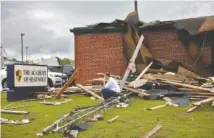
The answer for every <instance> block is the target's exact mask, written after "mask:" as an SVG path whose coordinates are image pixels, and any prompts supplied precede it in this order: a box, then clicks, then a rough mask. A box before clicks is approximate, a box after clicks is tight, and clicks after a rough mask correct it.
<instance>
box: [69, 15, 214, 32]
mask: <svg viewBox="0 0 214 138" xmlns="http://www.w3.org/2000/svg"><path fill="white" fill-rule="evenodd" d="M126 23H129V24H130V23H131V24H133V25H137V26H138V27H139V29H152V28H156V27H165V26H170V27H175V28H176V29H179V30H182V29H184V30H187V31H188V32H189V34H190V35H196V34H199V33H202V32H207V31H214V16H204V17H198V18H188V19H179V20H172V21H158V20H157V21H153V22H149V23H145V22H142V21H140V20H138V18H137V13H136V12H131V13H130V14H129V15H128V16H127V18H126V19H125V21H123V20H118V19H116V20H115V21H113V22H111V23H97V24H93V25H88V26H87V27H78V28H73V29H70V32H73V33H74V34H84V33H99V32H102V33H108V32H124V31H125V25H126Z"/></svg>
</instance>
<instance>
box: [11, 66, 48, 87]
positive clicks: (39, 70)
mask: <svg viewBox="0 0 214 138" xmlns="http://www.w3.org/2000/svg"><path fill="white" fill-rule="evenodd" d="M47 76H48V68H47V66H33V65H14V86H15V87H37V86H39V87H45V86H47V85H48V77H47Z"/></svg>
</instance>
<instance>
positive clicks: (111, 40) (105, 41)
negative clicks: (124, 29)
mask: <svg viewBox="0 0 214 138" xmlns="http://www.w3.org/2000/svg"><path fill="white" fill-rule="evenodd" d="M126 66H127V61H126V59H125V57H124V55H123V36H122V33H106V34H83V35H76V36H75V67H76V68H77V67H79V68H80V71H79V73H78V75H77V78H76V83H82V84H85V83H87V80H91V79H93V78H96V77H97V75H96V73H98V72H102V73H104V72H110V73H112V74H114V75H123V74H124V72H125V69H126Z"/></svg>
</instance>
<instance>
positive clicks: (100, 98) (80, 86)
mask: <svg viewBox="0 0 214 138" xmlns="http://www.w3.org/2000/svg"><path fill="white" fill-rule="evenodd" d="M76 86H77V87H79V88H81V89H83V90H84V91H86V92H87V93H89V94H91V95H92V96H94V97H96V98H97V99H99V100H104V99H103V98H102V97H101V96H99V95H97V94H96V93H94V92H92V91H91V90H89V89H87V88H85V87H84V86H82V85H81V84H76Z"/></svg>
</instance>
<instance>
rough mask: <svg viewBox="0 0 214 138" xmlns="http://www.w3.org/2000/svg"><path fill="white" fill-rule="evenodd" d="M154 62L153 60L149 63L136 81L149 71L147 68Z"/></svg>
mask: <svg viewBox="0 0 214 138" xmlns="http://www.w3.org/2000/svg"><path fill="white" fill-rule="evenodd" d="M152 64H153V61H152V62H150V63H149V65H148V66H147V67H146V68H145V69H144V70H143V71H142V72H141V73H140V75H139V76H138V77H137V78H136V79H135V81H136V80H139V79H140V78H141V77H142V76H143V75H144V74H145V73H146V72H147V70H148V69H149V68H150V67H151V66H152Z"/></svg>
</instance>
